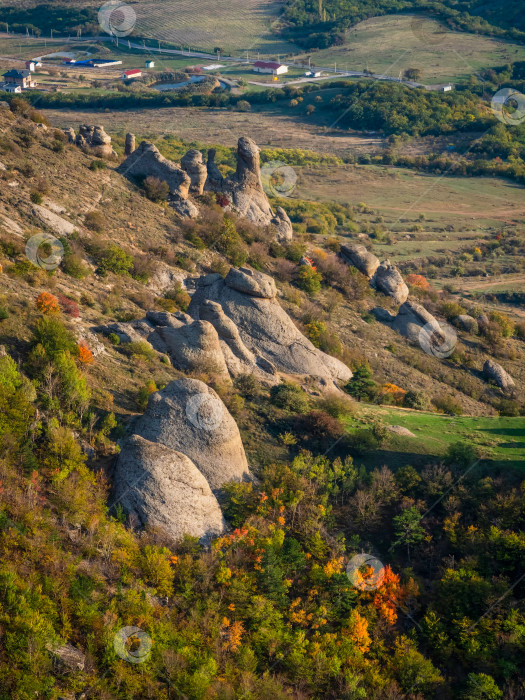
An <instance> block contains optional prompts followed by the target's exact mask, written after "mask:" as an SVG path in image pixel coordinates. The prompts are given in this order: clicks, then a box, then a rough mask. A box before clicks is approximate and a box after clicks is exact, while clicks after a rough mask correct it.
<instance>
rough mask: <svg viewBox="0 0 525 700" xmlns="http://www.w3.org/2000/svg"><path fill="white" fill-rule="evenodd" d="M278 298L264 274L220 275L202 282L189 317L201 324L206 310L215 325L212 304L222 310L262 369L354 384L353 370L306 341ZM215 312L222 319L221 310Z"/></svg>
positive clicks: (240, 272) (241, 271)
mask: <svg viewBox="0 0 525 700" xmlns="http://www.w3.org/2000/svg"><path fill="white" fill-rule="evenodd" d="M275 297H276V289H275V283H274V282H273V280H272V278H270V277H268V276H267V275H264V274H263V273H261V272H254V271H253V270H247V269H245V268H241V269H238V270H237V269H234V268H232V269H231V270H230V272H229V273H228V275H227V276H226V278H225V279H222V277H221V276H220V275H206V276H205V277H203V278H201V280H200V281H199V282H198V284H197V289H196V291H195V293H194V295H193V297H192V301H191V303H190V306H189V308H188V313H189V314H190V315H191V316H192V317H193V318H195V319H200V318H203V316H202V315H201V309H202V313H203V315H204V316H205V317H206V318H209V319H211V320H212V322H213V319H212V316H211V315H210V305H209V303H208V302H210V301H212V302H215V303H216V304H218V305H219V306H220V307H221V308H222V311H223V313H224V314H225V316H226V317H227V318H229V319H230V320H231V321H233V323H234V325H235V326H236V328H237V330H238V332H239V337H240V339H241V341H242V343H243V345H244V347H245V348H246V349H247V350H248V351H250V352H251V353H252V354H253V355H255V356H256V358H257V360H256V361H257V366H258V367H259V368H261V369H262V368H263V366H266V367H268V364H267V363H270V367H275V369H276V370H278V371H281V372H287V373H291V374H300V375H304V374H306V375H310V376H313V377H317V378H320V379H321V378H322V379H327V380H331V382H338V381H348V380H349V379H350V378H351V376H352V372H351V371H350V370H349V369H348V367H347V366H346V365H345V364H343V363H342V362H340V361H339V360H337V359H336V358H335V357H331V356H329V355H326V354H325V353H323V352H322V351H321V350H319V349H318V348H316V347H315V346H314V345H313V344H312V343H311V342H310V341H309V340H308V339H307V338H305V336H303V334H302V333H301V332H300V331H299V330H298V328H297V327H296V326H295V324H294V322H293V321H292V319H291V318H290V317H289V316H288V314H287V313H286V312H285V311H284V309H283V308H282V307H281V306H280V304H279V302H278V301H277V299H276V298H275ZM212 308H213V309H214V310H215V312H216V313H217V311H216V307H212ZM221 332H222V330H219V334H220V333H221ZM230 347H231V346H230ZM232 352H233V350H232ZM332 386H333V384H332Z"/></svg>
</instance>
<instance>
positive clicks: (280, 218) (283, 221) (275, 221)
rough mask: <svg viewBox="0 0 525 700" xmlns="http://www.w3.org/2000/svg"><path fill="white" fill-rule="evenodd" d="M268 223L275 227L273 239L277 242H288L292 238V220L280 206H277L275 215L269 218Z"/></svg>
mask: <svg viewBox="0 0 525 700" xmlns="http://www.w3.org/2000/svg"><path fill="white" fill-rule="evenodd" d="M270 224H271V226H273V228H274V229H275V232H276V233H275V239H276V241H277V242H278V243H289V242H290V241H291V240H292V238H293V228H292V222H291V221H290V217H289V216H288V214H287V213H286V212H285V211H284V209H283V208H282V207H277V209H276V210H275V216H274V217H273V218H272V219H271V220H270Z"/></svg>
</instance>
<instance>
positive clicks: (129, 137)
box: [124, 134, 137, 156]
mask: <svg viewBox="0 0 525 700" xmlns="http://www.w3.org/2000/svg"><path fill="white" fill-rule="evenodd" d="M136 147H137V145H136V141H135V134H126V141H125V142H124V155H125V156H130V155H131V154H132V153H133V152H134V150H135V149H136Z"/></svg>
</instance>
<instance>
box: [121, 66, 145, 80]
mask: <svg viewBox="0 0 525 700" xmlns="http://www.w3.org/2000/svg"><path fill="white" fill-rule="evenodd" d="M141 75H142V71H141V70H140V68H132V69H131V70H125V71H124V73H122V80H133V79H134V78H140V76H141Z"/></svg>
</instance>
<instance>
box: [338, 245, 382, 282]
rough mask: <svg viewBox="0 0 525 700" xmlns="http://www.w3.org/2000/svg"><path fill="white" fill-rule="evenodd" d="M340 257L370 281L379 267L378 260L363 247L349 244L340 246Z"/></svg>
mask: <svg viewBox="0 0 525 700" xmlns="http://www.w3.org/2000/svg"><path fill="white" fill-rule="evenodd" d="M340 252H341V257H342V258H343V260H345V261H346V262H347V263H348V264H349V265H353V266H354V267H356V268H357V269H358V270H359V272H362V273H363V275H366V276H367V277H368V278H369V279H372V277H373V276H374V273H375V271H376V270H377V268H378V267H379V259H378V258H376V256H375V255H373V254H372V253H371V252H370V251H369V250H367V249H366V248H365V246H364V245H359V244H354V243H349V244H347V245H342V246H341V251H340Z"/></svg>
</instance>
